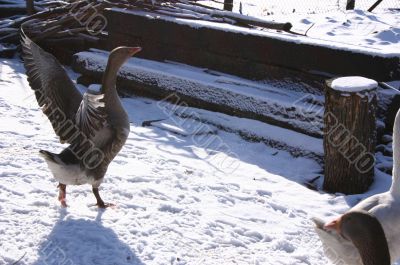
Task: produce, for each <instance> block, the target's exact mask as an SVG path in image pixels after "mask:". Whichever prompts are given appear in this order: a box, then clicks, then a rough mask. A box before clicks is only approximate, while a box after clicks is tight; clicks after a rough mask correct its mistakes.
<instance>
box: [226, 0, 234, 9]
mask: <svg viewBox="0 0 400 265" xmlns="http://www.w3.org/2000/svg"><path fill="white" fill-rule="evenodd" d="M224 10H226V11H232V10H233V0H224Z"/></svg>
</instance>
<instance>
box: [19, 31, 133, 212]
mask: <svg viewBox="0 0 400 265" xmlns="http://www.w3.org/2000/svg"><path fill="white" fill-rule="evenodd" d="M21 46H22V58H23V60H24V66H25V69H26V74H27V78H28V82H29V85H30V86H31V88H32V89H33V90H34V92H35V96H36V99H37V102H38V104H39V106H40V107H41V108H42V111H43V112H44V114H45V115H46V116H47V117H48V119H49V120H50V122H51V125H52V127H53V129H54V131H55V133H56V134H57V136H58V137H59V139H60V142H61V143H67V144H69V146H68V147H67V148H65V149H64V150H63V151H62V152H61V153H60V154H55V153H51V152H48V151H44V150H41V151H40V154H41V155H42V156H43V158H44V159H45V161H46V162H47V164H48V167H49V169H50V171H51V172H52V174H53V176H54V178H55V179H56V180H57V181H58V182H59V185H58V187H59V197H58V199H59V201H60V203H61V205H62V206H63V207H66V206H67V204H66V186H67V185H81V184H90V185H92V190H93V194H94V196H95V197H96V200H97V206H98V207H101V208H105V207H107V206H110V204H106V203H104V201H103V200H102V199H101V197H100V195H99V186H100V184H101V183H102V181H103V179H104V175H105V173H106V171H107V168H108V165H109V164H110V162H111V161H112V160H113V159H114V157H115V156H116V155H117V154H118V152H119V151H120V150H121V148H122V147H123V145H124V144H125V141H126V139H127V137H128V134H129V128H130V126H129V119H128V115H127V113H126V112H125V110H124V108H123V106H122V104H121V101H120V99H119V96H118V93H117V91H116V87H115V86H116V79H117V72H118V70H119V69H120V67H121V66H122V65H123V64H124V63H125V62H126V61H127V60H128V59H129V58H130V57H131V56H133V55H134V54H136V53H137V52H139V51H140V50H141V48H140V47H118V48H116V49H114V50H113V51H111V53H110V55H109V58H108V62H107V66H106V70H105V72H104V75H103V78H102V84H101V88H100V91H99V92H96V91H91V90H88V91H87V92H86V93H85V94H83V95H81V93H80V92H79V91H78V90H77V89H76V87H75V85H74V84H73V82H72V81H71V79H70V78H69V77H68V75H67V73H66V71H65V70H64V68H63V67H62V66H61V64H60V63H59V62H58V60H57V59H56V58H55V57H54V56H53V55H51V54H50V53H48V52H45V51H44V50H43V49H41V48H40V47H39V46H38V45H37V44H36V43H34V42H33V41H32V40H31V39H30V38H29V37H28V36H26V34H25V33H24V31H23V30H22V29H21Z"/></svg>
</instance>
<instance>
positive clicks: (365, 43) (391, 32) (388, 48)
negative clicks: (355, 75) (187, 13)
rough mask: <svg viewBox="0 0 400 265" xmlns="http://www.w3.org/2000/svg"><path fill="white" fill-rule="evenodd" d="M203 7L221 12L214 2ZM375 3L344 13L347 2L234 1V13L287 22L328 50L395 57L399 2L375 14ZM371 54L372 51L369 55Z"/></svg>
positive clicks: (384, 4)
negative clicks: (373, 52) (347, 47)
mask: <svg viewBox="0 0 400 265" xmlns="http://www.w3.org/2000/svg"><path fill="white" fill-rule="evenodd" d="M203 3H204V4H207V5H211V6H214V7H216V8H221V5H218V4H217V3H215V2H213V1H205V2H203ZM374 3H375V1H373V0H372V1H371V0H364V1H356V6H355V8H356V9H355V10H348V11H346V10H345V6H346V0H340V1H336V0H327V1H319V0H310V1H306V2H305V1H291V0H271V1H259V0H235V1H234V3H233V5H234V10H233V11H234V12H236V13H237V12H239V7H240V4H241V6H242V11H241V12H242V14H243V15H246V16H253V17H258V18H261V19H266V20H275V21H279V22H290V23H292V25H293V28H292V31H294V32H296V33H299V34H304V35H306V36H307V37H309V38H310V39H311V40H312V41H313V42H314V43H316V44H317V43H322V44H323V45H326V42H324V41H328V42H329V43H330V46H331V47H335V46H337V47H340V46H342V45H343V44H346V45H351V46H354V48H356V47H357V49H360V50H362V49H370V48H372V49H373V50H376V51H384V52H385V53H396V54H398V53H399V51H400V1H396V0H392V1H391V0H389V1H383V2H382V3H381V4H380V5H379V6H378V7H377V8H376V9H375V10H374V12H372V13H371V12H368V11H367V10H368V8H369V7H370V6H372V5H373V4H374ZM281 35H282V34H281ZM370 52H371V51H370Z"/></svg>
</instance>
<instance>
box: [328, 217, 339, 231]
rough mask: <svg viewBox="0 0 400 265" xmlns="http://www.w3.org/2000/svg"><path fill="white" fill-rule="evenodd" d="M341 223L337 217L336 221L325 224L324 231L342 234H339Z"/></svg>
mask: <svg viewBox="0 0 400 265" xmlns="http://www.w3.org/2000/svg"><path fill="white" fill-rule="evenodd" d="M341 222H342V218H341V217H339V218H338V219H336V220H333V221H332V222H330V223H327V224H325V225H324V229H326V230H336V231H337V232H338V233H339V234H342V233H341V229H340V224H341Z"/></svg>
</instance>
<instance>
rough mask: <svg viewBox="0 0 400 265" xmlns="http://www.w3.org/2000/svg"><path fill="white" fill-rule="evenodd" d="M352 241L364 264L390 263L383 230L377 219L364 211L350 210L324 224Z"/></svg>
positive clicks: (383, 264)
mask: <svg viewBox="0 0 400 265" xmlns="http://www.w3.org/2000/svg"><path fill="white" fill-rule="evenodd" d="M324 228H325V229H327V230H329V229H333V230H336V231H337V232H338V233H339V234H340V235H342V236H343V237H344V238H346V239H348V240H350V241H351V242H353V244H354V246H355V247H356V248H357V250H358V252H359V253H360V256H361V259H362V262H363V264H364V265H390V253H389V247H388V243H387V240H386V237H385V232H384V231H383V228H382V226H381V224H380V222H379V220H378V219H377V218H376V217H374V216H372V215H371V214H369V213H368V212H365V211H351V212H348V213H346V214H344V215H342V216H341V217H339V218H338V219H336V220H334V221H332V222H330V223H328V224H326V225H325V226H324Z"/></svg>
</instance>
